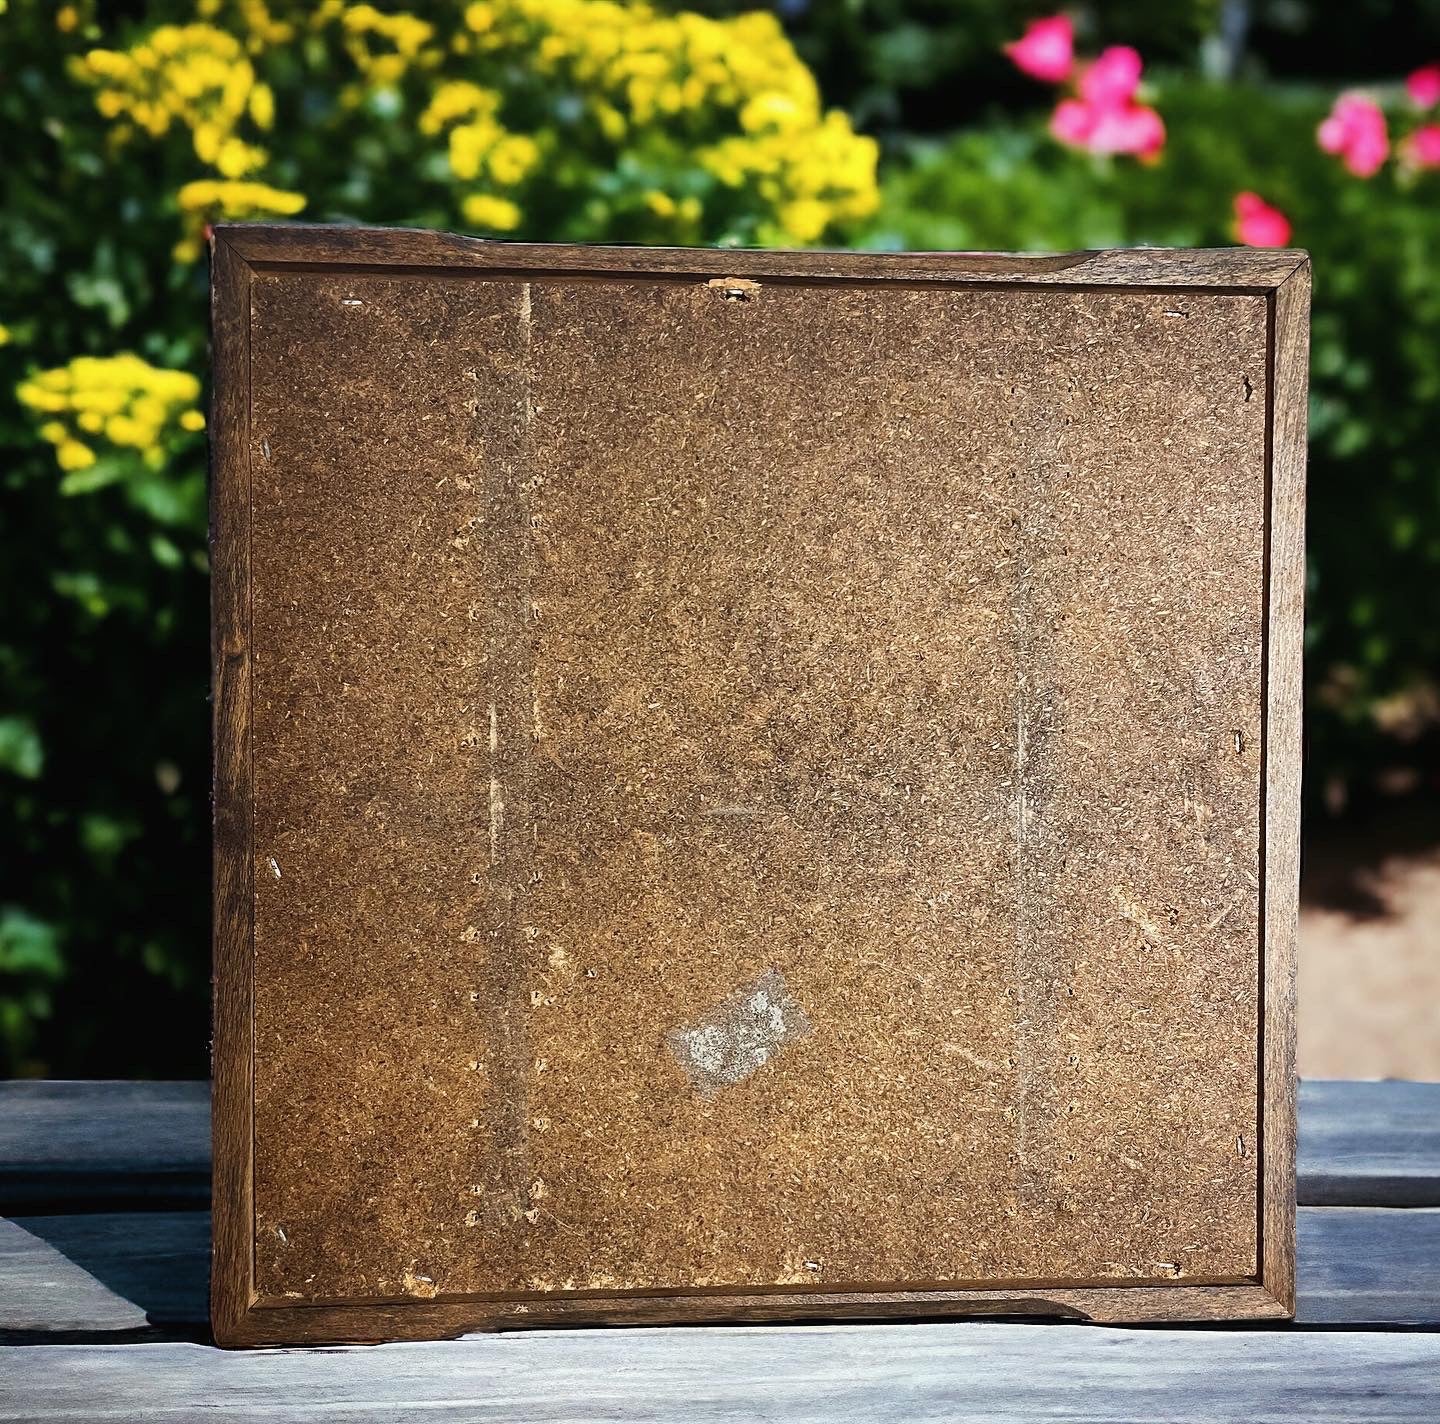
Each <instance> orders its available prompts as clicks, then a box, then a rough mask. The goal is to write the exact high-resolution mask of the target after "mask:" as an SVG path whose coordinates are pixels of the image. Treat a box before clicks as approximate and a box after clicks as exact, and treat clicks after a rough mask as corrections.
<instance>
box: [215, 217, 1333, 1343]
mask: <svg viewBox="0 0 1440 1424" xmlns="http://www.w3.org/2000/svg"><path fill="white" fill-rule="evenodd" d="M581 267H583V270H584V272H585V273H586V274H591V275H593V274H595V273H597V272H600V273H606V274H608V273H613V274H615V275H617V276H623V275H626V274H630V275H636V276H643V277H648V278H652V279H657V280H693V279H697V278H698V279H706V278H711V277H721V276H724V277H740V278H764V279H766V280H769V281H781V282H783V281H794V282H804V283H816V284H822V283H838V284H848V283H857V282H858V283H872V282H879V283H890V284H901V285H905V286H910V287H925V286H929V285H931V284H937V285H941V286H963V285H974V284H986V285H988V284H1002V285H1011V286H1021V287H1054V288H1059V289H1065V290H1071V291H1074V290H1084V289H1089V288H1121V289H1129V290H1141V291H1145V290H1166V291H1169V290H1176V291H1183V290H1187V289H1189V290H1203V291H1205V292H1210V293H1216V292H1219V293H1243V294H1250V295H1261V296H1263V297H1264V298H1265V299H1266V301H1267V303H1268V311H1269V349H1268V357H1269V366H1270V371H1269V376H1270V379H1269V380H1268V382H1267V392H1268V395H1269V407H1268V411H1267V424H1268V441H1267V445H1268V528H1267V531H1266V536H1267V537H1266V562H1267V566H1268V578H1267V590H1268V592H1267V607H1266V614H1265V618H1266V630H1265V641H1264V652H1263V660H1264V682H1263V694H1262V695H1263V704H1264V738H1263V740H1264V746H1263V752H1262V757H1263V761H1262V766H1263V773H1262V784H1263V785H1264V788H1265V805H1264V808H1263V833H1262V843H1261V862H1260V863H1261V907H1262V920H1263V930H1262V934H1263V947H1262V955H1261V959H1262V970H1261V984H1260V987H1259V993H1260V1011H1261V1044H1260V1050H1261V1071H1260V1081H1261V1084H1262V1090H1261V1104H1260V1121H1261V1127H1262V1132H1261V1143H1260V1153H1261V1158H1262V1161H1261V1172H1260V1182H1261V1190H1260V1201H1259V1202H1258V1203H1257V1209H1258V1213H1259V1243H1260V1261H1261V1270H1260V1272H1259V1275H1258V1278H1256V1279H1254V1280H1252V1281H1248V1282H1240V1283H1229V1284H1210V1285H1206V1284H1177V1285H1175V1286H1156V1285H1152V1284H1141V1285H1135V1286H1123V1285H1114V1284H1101V1283H1085V1282H1076V1283H1074V1284H1073V1285H1066V1286H1065V1287H1063V1288H1058V1289H1057V1288H1056V1287H1054V1286H1053V1285H1050V1284H1045V1283H1026V1282H1016V1283H1014V1285H1013V1286H1008V1287H1007V1288H1005V1289H995V1288H992V1287H976V1288H974V1289H947V1290H907V1291H897V1292H878V1293H855V1292H843V1293H825V1294H821V1293H816V1292H815V1291H813V1290H807V1289H804V1288H800V1289H793V1288H784V1287H780V1288H776V1289H774V1290H768V1291H766V1292H763V1293H757V1292H749V1291H745V1290H737V1291H734V1292H730V1293H711V1294H707V1295H703V1296H700V1295H686V1294H678V1293H662V1294H620V1295H610V1296H605V1297H599V1296H593V1295H592V1296H567V1297H564V1298H560V1297H553V1296H547V1297H528V1298H527V1299H526V1305H525V1308H524V1313H523V1314H517V1313H516V1312H515V1308H514V1305H513V1302H512V1303H511V1305H510V1308H508V1309H502V1306H503V1304H504V1302H503V1301H502V1300H500V1299H498V1298H495V1297H483V1298H482V1297H464V1298H451V1299H445V1298H440V1299H435V1300H413V1299H405V1300H398V1301H394V1302H384V1303H375V1302H365V1303H348V1304H347V1303H324V1304H315V1305H294V1304H283V1303H271V1302H264V1301H260V1300H258V1299H257V1296H256V1292H255V1289H254V1274H253V1250H254V1241H253V1228H254V1221H253V1200H252V1150H253V1118H252V1084H253V1079H252V1058H251V1052H252V1024H251V1013H252V969H253V957H252V956H253V951H252V934H253V856H252V843H251V822H250V808H249V792H250V785H251V760H250V756H251V748H250V712H251V703H250V697H251V691H250V654H249V610H250V566H249V557H250V554H249V517H250V510H249V501H248V488H249V485H248V481H249V465H248V460H249V455H248V418H249V411H248V376H249V316H250V297H249V289H250V283H251V279H252V276H253V274H255V273H256V272H257V271H273V270H304V269H312V268H317V269H327V270H331V271H334V270H341V271H369V270H374V269H379V268H384V269H388V270H389V271H390V272H392V273H396V274H398V273H401V272H409V273H421V274H423V273H437V274H438V273H442V272H443V273H448V274H457V273H467V272H469V273H490V274H534V275H537V276H538V275H541V274H561V273H567V272H573V271H575V270H576V269H577V268H581ZM212 284H213V287H212V290H213V339H214V365H215V376H216V380H215V398H214V403H213V409H212V417H211V425H210V430H211V442H212V462H213V466H212V469H213V480H212V496H211V542H212V560H213V593H212V599H213V677H214V736H215V748H214V755H215V761H214V824H215V863H214V955H215V1000H214V1014H215V1022H214V1117H213V1124H214V1126H213V1133H214V1156H215V1169H214V1170H215V1177H214V1196H213V1211H214V1248H213V1253H214V1254H213V1263H214V1269H213V1278H212V1319H213V1324H214V1331H215V1336H216V1339H217V1340H218V1341H219V1343H221V1344H224V1345H237V1346H238V1345H266V1344H280V1343H307V1342H321V1341H363V1340H380V1339H393V1338H409V1339H416V1338H429V1337H437V1336H451V1335H456V1334H460V1333H463V1332H466V1331H470V1330H475V1329H482V1328H487V1327H495V1326H498V1325H501V1324H510V1325H527V1326H534V1325H540V1324H582V1323H593V1322H605V1323H635V1324H639V1323H647V1322H667V1321H668V1322H676V1321H680V1322H699V1321H722V1320H726V1321H734V1320H773V1319H795V1318H818V1317H823V1318H829V1319H837V1318H881V1317H897V1316H900V1317H915V1316H941V1315H969V1316H975V1315H1029V1314H1039V1315H1060V1316H1065V1317H1070V1318H1076V1319H1088V1320H1095V1321H1108V1322H1117V1321H1159V1320H1195V1319H1235V1318H1244V1317H1274V1318H1284V1317H1288V1316H1289V1315H1291V1314H1292V1313H1293V1309H1294V1273H1295V1253H1294V1220H1295V1206H1294V1202H1295V1190H1294V1161H1295V1078H1294V1013H1293V1000H1294V976H1295V926H1296V916H1297V905H1298V877H1299V778H1300V705H1301V703H1300V671H1301V645H1302V621H1303V610H1302V602H1303V591H1304V535H1303V523H1304V513H1303V505H1304V493H1303V486H1304V465H1305V404H1306V360H1307V346H1308V314H1309V287H1310V274H1309V259H1308V258H1307V257H1306V256H1305V255H1304V254H1302V253H1299V252H1289V251H1268V250H1248V249H1234V250H1216V251H1164V250H1154V251H1112V252H1095V253H1072V254H1064V255H1058V256H1035V257H1014V256H1006V255H999V254H952V253H918V254H907V255H880V254H863V255H862V254H847V253H837V252H737V251H711V250H690V249H639V248H629V249H623V248H574V247H551V246H543V245H534V244H523V243H516V244H509V243H491V242H482V241H476V240H470V239H465V238H459V237H453V236H448V235H445V234H441V233H433V232H418V231H417V232H402V231H376V230H365V229H335V228H306V227H278V226H274V227H272V226H255V227H249V226H227V227H221V228H219V229H217V231H216V233H215V238H214V246H213V266H212Z"/></svg>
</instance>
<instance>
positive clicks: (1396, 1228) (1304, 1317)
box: [0, 1207, 1440, 1343]
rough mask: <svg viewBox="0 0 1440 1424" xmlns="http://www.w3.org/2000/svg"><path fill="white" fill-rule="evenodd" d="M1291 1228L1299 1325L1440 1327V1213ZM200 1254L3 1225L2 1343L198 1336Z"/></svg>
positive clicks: (164, 1231) (127, 1231) (166, 1232)
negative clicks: (1295, 1235) (180, 1332)
mask: <svg viewBox="0 0 1440 1424" xmlns="http://www.w3.org/2000/svg"><path fill="white" fill-rule="evenodd" d="M1298 1226H1299V1233H1298V1247H1297V1260H1298V1288H1297V1292H1298V1294H1297V1307H1296V1320H1297V1322H1298V1323H1299V1324H1302V1325H1306V1326H1322V1325H1323V1326H1334V1325H1349V1326H1359V1325H1365V1326H1373V1327H1377V1328H1384V1329H1392V1328H1395V1327H1398V1326H1425V1327H1436V1328H1440V1211H1434V1210H1428V1211H1427V1210H1393V1209H1385V1208H1376V1207H1363V1208H1323V1207H1302V1208H1301V1209H1300V1212H1299V1220H1298ZM209 1250H210V1220H209V1215H208V1213H205V1212H198V1211H191V1212H177V1211H150V1212H104V1211H96V1212H80V1213H77V1214H74V1215H70V1216H41V1217H19V1218H16V1219H15V1220H13V1221H0V1341H9V1342H12V1343H15V1342H21V1343H27V1342H28V1343H43V1342H45V1341H53V1342H57V1343H58V1342H60V1341H62V1340H63V1341H83V1340H93V1341H95V1342H103V1341H106V1340H116V1339H126V1340H129V1339H139V1338H143V1337H146V1336H149V1337H156V1336H164V1335H165V1334H166V1333H167V1332H169V1333H172V1334H173V1332H174V1331H175V1330H176V1329H186V1330H191V1331H193V1330H196V1329H199V1328H203V1326H204V1324H205V1322H206V1319H207V1311H206V1299H205V1295H206V1277H207V1273H208V1266H209ZM1023 1306H1024V1302H1021V1303H1019V1304H1015V1305H1012V1306H1009V1307H1007V1308H1009V1309H1014V1310H1015V1311H1017V1312H1022V1310H1023ZM523 1323H524V1318H523V1317H517V1318H516V1320H515V1321H514V1324H515V1325H516V1326H517V1327H519V1326H521V1325H523ZM1039 1328H1043V1327H1042V1326H1037V1329H1039Z"/></svg>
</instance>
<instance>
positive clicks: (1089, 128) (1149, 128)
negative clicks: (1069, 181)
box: [1050, 99, 1165, 158]
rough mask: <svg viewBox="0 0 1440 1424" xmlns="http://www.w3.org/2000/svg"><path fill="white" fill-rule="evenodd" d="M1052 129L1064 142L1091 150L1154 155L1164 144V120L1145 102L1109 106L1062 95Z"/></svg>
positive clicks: (1141, 155)
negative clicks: (1065, 97) (1114, 106)
mask: <svg viewBox="0 0 1440 1424" xmlns="http://www.w3.org/2000/svg"><path fill="white" fill-rule="evenodd" d="M1050 132H1051V133H1052V134H1053V135H1054V136H1055V137H1056V138H1057V139H1059V140H1060V142H1061V143H1068V144H1069V145H1070V146H1071V147H1072V148H1084V149H1088V150H1089V151H1090V152H1091V153H1129V154H1134V155H1135V156H1136V157H1137V158H1154V157H1155V156H1156V155H1157V154H1158V153H1159V152H1160V150H1161V149H1162V148H1164V147H1165V123H1164V120H1162V119H1161V117H1160V115H1159V114H1157V113H1156V112H1155V110H1154V109H1152V108H1149V107H1148V106H1147V105H1145V104H1136V103H1126V104H1123V105H1122V106H1120V107H1119V108H1106V107H1101V106H1099V105H1096V104H1090V103H1087V102H1086V101H1085V100H1084V99H1062V100H1061V101H1060V102H1059V103H1058V104H1057V105H1056V106H1055V112H1054V114H1052V115H1051V117H1050Z"/></svg>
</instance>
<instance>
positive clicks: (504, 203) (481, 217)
mask: <svg viewBox="0 0 1440 1424" xmlns="http://www.w3.org/2000/svg"><path fill="white" fill-rule="evenodd" d="M460 211H461V212H462V213H463V214H464V217H465V221H466V222H467V223H469V224H470V225H471V226H472V227H484V228H490V229H492V230H493V231H495V232H511V231H513V230H514V229H515V228H517V227H519V226H520V217H521V213H520V209H519V208H518V207H517V206H516V205H515V204H514V203H512V202H511V201H510V199H509V198H497V197H495V196H494V195H493V194H491V193H471V194H470V196H469V197H468V198H466V199H465V201H464V202H463V203H461V205H460Z"/></svg>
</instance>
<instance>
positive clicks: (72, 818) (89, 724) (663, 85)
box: [0, 0, 876, 1074]
mask: <svg viewBox="0 0 1440 1424" xmlns="http://www.w3.org/2000/svg"><path fill="white" fill-rule="evenodd" d="M412 11H413V13H412ZM117 16H118V18H116V17H117ZM0 71H3V74H4V83H3V84H0V130H3V132H4V133H5V134H6V136H7V139H8V140H9V141H8V142H7V145H6V148H7V151H6V156H5V163H4V164H3V165H0V194H3V202H4V211H5V214H6V220H5V222H4V224H0V487H3V489H4V496H5V532H6V558H5V560H4V561H3V563H0V608H3V609H4V618H3V624H0V678H3V683H0V797H3V812H0V861H3V863H4V864H5V865H6V868H7V870H8V871H9V872H10V873H9V875H7V885H6V896H7V898H10V899H13V900H14V901H15V902H16V903H15V904H14V905H13V906H12V907H11V909H10V910H8V911H6V912H5V913H6V915H7V916H8V918H6V919H5V920H4V921H3V925H4V926H5V928H4V934H5V936H6V938H5V939H4V940H3V941H0V943H3V946H4V949H3V952H0V1071H4V1070H9V1071H12V1072H13V1071H41V1070H43V1071H47V1072H52V1073H61V1074H64V1073H67V1072H81V1073H85V1072H95V1071H97V1070H99V1071H106V1072H123V1073H132V1074H133V1073H139V1074H198V1073H201V1072H203V1071H204V1069H205V1052H206V1033H205V1024H206V1021H207V1012H206V999H207V996H208V986H209V963H208V961H209V896H208V884H209V825H208V820H209V818H208V809H207V799H208V798H207V782H208V754H207V742H208V722H209V717H208V707H207V691H208V689H207V683H208V666H207V663H208V659H207V641H208V618H207V587H206V574H207V562H206V549H205V519H204V484H205V467H204V458H205V455H204V438H203V436H202V435H201V434H199V433H198V425H199V424H201V423H202V422H201V419H200V415H199V412H198V410H196V409H195V408H194V404H193V403H194V401H195V399H196V396H197V395H198V386H197V382H196V377H199V376H202V375H203V374H204V372H205V369H206V312H207V290H206V271H205V264H204V260H203V242H202V232H203V226H204V224H205V222H207V221H209V220H213V219H215V218H218V217H241V218H243V217H247V216H251V215H267V214H277V213H278V214H282V215H284V214H290V213H294V212H297V211H301V210H302V209H303V215H304V216H305V217H306V218H309V219H311V220H331V221H345V220H361V221H367V222H388V223H397V224H405V225H419V226H446V227H451V228H460V229H462V230H464V229H472V230H473V229H474V228H476V227H480V228H481V229H482V230H485V229H488V230H490V231H505V232H507V233H509V234H512V235H514V236H533V237H540V238H550V239H562V238H564V239H571V240H579V241H586V240H597V239H607V238H608V239H616V240H637V241H671V242H675V241H683V242H732V243H733V242H741V241H770V242H786V241H789V242H804V241H811V240H814V239H816V238H818V237H820V236H821V235H822V234H828V235H830V236H831V237H843V236H844V234H845V233H846V231H847V224H848V225H850V227H851V228H853V224H854V223H855V222H856V221H857V220H858V219H860V218H862V217H863V216H864V215H865V214H866V213H868V212H869V211H870V210H871V209H872V208H873V205H874V202H875V197H876V187H875V160H876V147H875V145H874V143H873V142H872V141H871V140H869V139H867V138H864V137H862V136H859V135H857V134H855V132H854V131H853V130H852V128H851V126H850V123H849V120H848V119H847V118H846V117H845V115H844V114H842V113H838V112H827V111H825V110H824V109H823V107H822V105H821V101H820V95H819V93H818V91H817V89H816V87H815V84H814V81H813V78H812V77H811V75H810V73H809V72H808V70H807V69H806V68H805V66H804V65H803V64H802V63H801V62H800V61H799V60H798V59H797V58H796V56H795V54H794V52H793V50H792V49H791V48H790V46H789V44H788V42H787V41H786V39H785V37H784V35H783V33H782V31H781V29H780V26H779V25H778V23H777V22H776V21H775V20H774V19H773V17H771V16H768V15H764V14H761V15H752V16H748V17H741V18H737V19H733V20H729V19H727V20H723V21H717V20H713V19H706V18H703V17H700V16H697V15H694V14H685V13H683V12H682V13H675V14H670V13H665V12H660V11H656V10H652V9H649V8H647V7H646V6H643V5H636V4H630V5H615V4H608V3H605V0H478V3H477V0H448V2H447V3H440V2H439V0H424V3H417V4H415V5H414V6H412V7H410V8H409V9H407V8H406V7H404V6H403V5H398V4H386V5H383V6H378V7H377V6H369V5H365V4H349V3H342V0H320V3H317V4H309V3H302V0H190V2H189V3H185V0H134V3H131V4H129V5H127V6H125V7H123V9H122V8H121V7H98V6H97V5H96V4H95V3H94V0H77V3H72V4H63V5H57V4H54V3H51V0H11V3H10V4H9V6H8V8H6V13H5V14H4V16H3V18H0ZM16 394H18V400H17V399H16V398H15V395H16Z"/></svg>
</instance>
